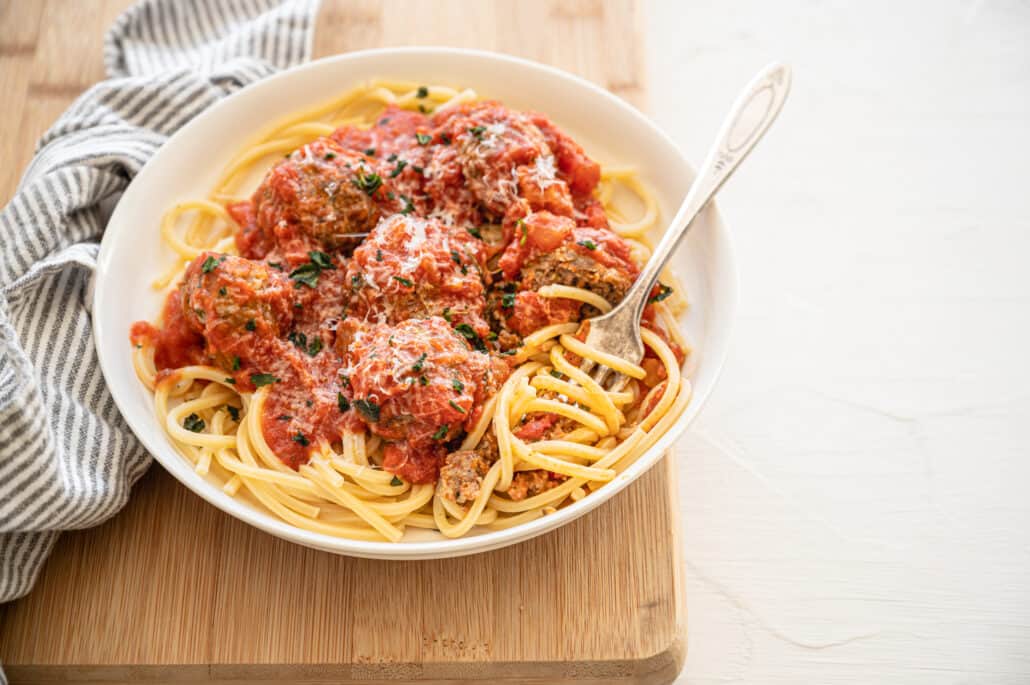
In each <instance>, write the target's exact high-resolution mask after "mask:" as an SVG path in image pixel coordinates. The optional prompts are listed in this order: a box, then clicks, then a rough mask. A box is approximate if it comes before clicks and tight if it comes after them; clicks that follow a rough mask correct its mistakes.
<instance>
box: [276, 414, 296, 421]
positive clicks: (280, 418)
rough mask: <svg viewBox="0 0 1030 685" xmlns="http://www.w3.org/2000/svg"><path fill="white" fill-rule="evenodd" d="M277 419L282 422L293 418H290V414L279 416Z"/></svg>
mask: <svg viewBox="0 0 1030 685" xmlns="http://www.w3.org/2000/svg"><path fill="white" fill-rule="evenodd" d="M275 418H277V419H279V420H280V421H289V420H290V419H292V418H293V417H292V416H290V415H289V414H279V416H277V417H275Z"/></svg>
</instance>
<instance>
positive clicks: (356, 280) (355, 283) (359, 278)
mask: <svg viewBox="0 0 1030 685" xmlns="http://www.w3.org/2000/svg"><path fill="white" fill-rule="evenodd" d="M364 282H365V277H364V276H363V275H362V274H354V275H353V276H351V277H350V287H351V289H352V290H357V289H358V288H360V287H361V285H362V284H363V283H364Z"/></svg>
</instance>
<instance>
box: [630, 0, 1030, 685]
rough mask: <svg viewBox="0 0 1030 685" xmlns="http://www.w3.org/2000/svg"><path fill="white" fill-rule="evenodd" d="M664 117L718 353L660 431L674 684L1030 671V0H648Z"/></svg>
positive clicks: (937, 678)
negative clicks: (729, 283)
mask: <svg viewBox="0 0 1030 685" xmlns="http://www.w3.org/2000/svg"><path fill="white" fill-rule="evenodd" d="M648 15H649V16H648V27H647V28H648V34H647V35H648V41H649V45H648V49H649V55H648V57H649V71H650V74H649V76H650V83H649V88H650V91H651V93H652V96H651V111H652V113H653V114H654V116H655V118H656V119H657V121H658V122H659V124H660V125H662V126H663V127H664V128H665V129H666V130H668V131H669V132H670V133H671V134H672V135H673V137H674V138H676V140H677V141H678V142H679V143H680V145H681V146H682V148H683V149H684V150H685V151H686V152H687V154H688V157H690V159H691V160H692V161H694V162H695V163H697V162H699V161H700V158H701V157H702V156H703V154H704V150H705V148H706V147H707V145H708V143H709V141H710V140H711V138H712V136H713V135H714V133H715V130H716V129H717V127H718V124H719V122H720V120H721V118H722V116H723V114H724V113H725V111H726V110H727V109H728V107H729V105H730V103H731V102H732V100H733V98H734V95H735V93H736V91H737V89H738V88H740V87H741V86H742V85H743V84H744V83H745V82H746V81H747V80H748V79H749V78H750V76H751V74H752V73H753V72H754V71H756V70H757V69H758V68H759V67H760V66H762V65H763V64H764V63H765V62H767V61H770V60H773V59H781V60H783V61H786V62H788V63H790V64H791V65H792V66H793V67H794V85H793V92H792V95H791V98H790V100H789V102H788V103H787V106H786V108H785V109H784V112H783V114H782V115H781V117H780V120H779V121H778V122H777V123H776V125H775V126H774V128H773V130H772V131H771V132H770V134H769V136H768V137H767V138H766V140H765V141H763V142H762V144H761V145H760V146H759V148H758V149H757V151H756V152H755V154H754V155H753V156H752V158H751V159H749V160H748V162H747V163H746V164H745V166H744V168H742V170H741V171H740V172H739V173H738V175H737V176H736V177H734V178H733V179H732V180H731V182H730V183H729V185H728V186H727V187H726V188H725V190H724V191H723V193H722V194H721V199H720V204H721V207H722V211H723V214H724V217H725V218H726V221H727V224H728V225H729V227H730V229H731V231H732V233H733V234H734V237H735V244H736V248H737V253H738V259H739V263H740V269H741V303H740V312H739V317H738V320H737V325H736V329H735V333H734V342H733V345H732V350H731V352H730V357H729V360H728V363H727V364H726V370H725V373H724V376H723V378H722V380H721V382H720V385H719V387H718V389H717V390H716V392H715V394H714V395H713V397H712V398H711V401H710V403H709V405H708V406H707V408H706V409H705V411H704V412H703V415H702V416H701V417H700V419H699V420H698V422H697V423H696V424H695V427H694V429H693V430H692V431H691V432H690V433H689V435H688V437H687V438H686V439H684V440H683V441H682V443H681V444H680V445H679V447H678V455H677V459H678V471H679V478H680V490H681V499H680V510H681V514H682V521H683V525H684V529H685V546H686V550H685V556H686V562H687V563H686V566H687V569H686V571H687V592H688V607H689V608H688V615H689V650H688V655H687V666H686V669H685V671H684V673H683V675H682V676H681V678H680V680H679V681H678V682H683V683H691V685H704V684H707V683H713V684H714V683H731V682H741V683H791V684H793V683H886V682H891V683H928V684H930V683H932V684H934V685H940V684H942V683H991V684H996V683H1027V682H1030V532H1028V524H1030V498H1028V496H1027V486H1028V482H1030V478H1028V476H1030V439H1028V438H1030V430H1028V426H1030V307H1028V305H1030V133H1028V126H1030V6H1028V5H1027V4H1026V3H1017V2H994V3H987V2H962V3H959V2H939V3H916V2H852V3H843V2H801V1H798V0H791V1H787V2H775V3H773V2H761V1H758V0H754V1H749V2H736V1H735V2H715V1H707V0H706V1H699V0H693V1H692V2H689V3H680V2H662V3H659V2H653V3H652V4H651V5H650V7H649V8H648Z"/></svg>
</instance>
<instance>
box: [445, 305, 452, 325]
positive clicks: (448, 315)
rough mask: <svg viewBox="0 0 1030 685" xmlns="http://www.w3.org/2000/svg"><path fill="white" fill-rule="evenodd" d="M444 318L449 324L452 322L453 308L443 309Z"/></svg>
mask: <svg viewBox="0 0 1030 685" xmlns="http://www.w3.org/2000/svg"><path fill="white" fill-rule="evenodd" d="M443 318H444V320H445V321H446V322H447V323H450V322H451V308H450V307H444V308H443Z"/></svg>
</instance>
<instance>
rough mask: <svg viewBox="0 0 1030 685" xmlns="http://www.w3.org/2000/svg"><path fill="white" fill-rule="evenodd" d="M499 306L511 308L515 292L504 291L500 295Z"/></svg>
mask: <svg viewBox="0 0 1030 685" xmlns="http://www.w3.org/2000/svg"><path fill="white" fill-rule="evenodd" d="M501 306H502V307H504V308H505V309H511V308H512V307H514V306H515V293H504V294H503V295H501Z"/></svg>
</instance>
